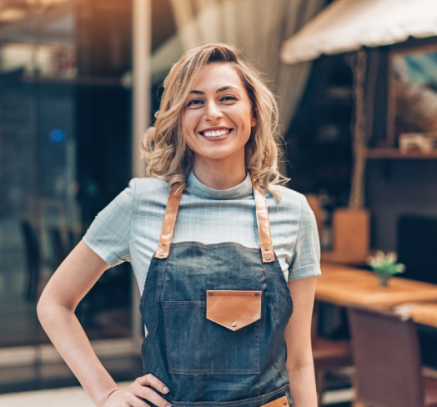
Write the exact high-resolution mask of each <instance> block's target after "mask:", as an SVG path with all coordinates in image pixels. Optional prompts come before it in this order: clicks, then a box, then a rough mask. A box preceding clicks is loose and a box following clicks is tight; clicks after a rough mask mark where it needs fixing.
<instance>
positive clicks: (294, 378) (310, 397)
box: [287, 361, 317, 407]
mask: <svg viewBox="0 0 437 407" xmlns="http://www.w3.org/2000/svg"><path fill="white" fill-rule="evenodd" d="M287 372H288V377H289V379H290V395H291V399H292V400H293V407H317V392H316V384H315V378H314V366H313V363H312V361H311V363H308V364H306V365H303V366H300V367H297V368H293V369H291V370H288V369H287Z"/></svg>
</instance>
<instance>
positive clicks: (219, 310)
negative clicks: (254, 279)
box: [206, 290, 262, 331]
mask: <svg viewBox="0 0 437 407" xmlns="http://www.w3.org/2000/svg"><path fill="white" fill-rule="evenodd" d="M261 294H262V292H261V291H239V290H207V291H206V318H207V319H209V320H210V321H213V322H215V323H217V324H219V325H221V326H224V327H225V328H228V329H230V330H231V331H238V330H239V329H241V328H244V327H245V326H247V325H250V324H252V323H253V322H255V321H258V320H259V319H261V296H262V295H261Z"/></svg>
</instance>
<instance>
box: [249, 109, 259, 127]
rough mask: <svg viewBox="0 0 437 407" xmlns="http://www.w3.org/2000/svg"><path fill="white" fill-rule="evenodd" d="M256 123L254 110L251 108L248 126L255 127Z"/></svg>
mask: <svg viewBox="0 0 437 407" xmlns="http://www.w3.org/2000/svg"><path fill="white" fill-rule="evenodd" d="M257 123H258V119H257V118H256V114H255V111H254V110H252V115H251V118H250V127H255V126H256V124H257Z"/></svg>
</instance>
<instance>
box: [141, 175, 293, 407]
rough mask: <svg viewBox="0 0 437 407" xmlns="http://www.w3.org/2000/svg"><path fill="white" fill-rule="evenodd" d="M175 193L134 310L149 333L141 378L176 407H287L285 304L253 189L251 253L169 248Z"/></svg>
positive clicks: (259, 197)
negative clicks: (151, 379) (157, 383)
mask: <svg viewBox="0 0 437 407" xmlns="http://www.w3.org/2000/svg"><path fill="white" fill-rule="evenodd" d="M179 188H180V185H179V184H175V185H173V188H172V191H171V193H170V196H169V199H168V203H167V208H166V212H165V215H164V221H163V226H162V234H161V238H160V241H159V247H158V249H157V251H156V253H155V255H154V257H153V258H152V261H151V263H150V267H149V271H148V274H147V279H146V282H145V286H144V291H143V295H142V298H141V303H140V310H141V314H142V316H143V319H144V322H145V324H146V326H147V329H148V335H147V337H146V339H145V340H144V343H143V345H142V350H141V353H142V358H143V371H144V374H147V373H151V374H153V375H155V376H156V377H158V378H159V379H160V380H162V382H163V383H165V384H166V386H167V387H168V388H169V390H170V391H169V393H168V394H165V395H163V394H161V396H162V397H164V398H165V399H166V400H168V401H169V402H170V403H171V404H172V406H175V407H182V406H183V407H200V406H205V407H207V406H209V405H211V406H214V407H220V406H221V405H223V407H260V406H263V405H265V404H267V403H270V402H273V404H272V406H269V407H286V406H288V404H291V400H290V397H289V391H288V383H289V381H288V375H287V372H286V369H285V360H286V344H285V339H284V330H285V326H286V325H287V323H288V320H289V318H290V316H291V314H292V311H293V304H292V299H291V295H290V291H289V289H288V286H287V283H286V281H285V278H284V274H283V272H282V270H281V267H280V265H279V262H278V260H277V258H276V256H275V254H274V251H273V246H272V238H271V232H270V223H269V219H268V210H267V202H266V198H265V195H264V192H263V190H262V189H261V188H260V187H259V186H258V185H257V184H255V183H253V191H254V197H255V207H256V208H255V212H256V220H257V223H258V234H259V239H260V243H261V250H260V249H251V248H247V247H244V246H242V245H240V244H237V243H220V244H208V245H205V244H202V243H198V242H182V243H171V239H172V235H173V230H174V225H175V222H176V217H177V212H178V208H179V203H180V200H181V198H182V194H183V191H182V190H180V191H178V189H179ZM211 216H214V214H213V213H211ZM154 390H155V389H154ZM155 391H156V390H155ZM158 393H159V392H158ZM287 402H288V403H287ZM147 403H148V404H151V403H150V402H149V401H147ZM275 403H276V404H275Z"/></svg>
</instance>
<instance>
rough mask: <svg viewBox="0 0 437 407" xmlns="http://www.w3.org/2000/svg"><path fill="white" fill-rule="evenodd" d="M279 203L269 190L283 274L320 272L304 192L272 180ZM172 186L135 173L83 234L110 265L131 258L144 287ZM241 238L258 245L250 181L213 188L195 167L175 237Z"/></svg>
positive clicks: (197, 239)
mask: <svg viewBox="0 0 437 407" xmlns="http://www.w3.org/2000/svg"><path fill="white" fill-rule="evenodd" d="M274 188H277V189H278V190H279V191H280V192H281V194H282V200H281V203H280V204H279V205H277V203H276V201H275V199H274V198H273V196H272V195H271V194H270V193H269V192H268V191H265V194H266V198H267V206H268V210H269V219H270V225H271V232H272V241H273V248H274V250H275V254H276V255H277V257H278V260H279V263H280V265H281V268H282V271H283V273H284V277H285V280H288V281H289V280H296V279H299V278H304V277H310V276H317V275H319V274H320V243H319V237H318V233H317V226H316V220H315V217H314V213H313V212H312V210H311V208H310V207H309V205H308V202H307V200H306V198H305V196H304V195H302V194H300V193H298V192H296V191H293V190H291V189H288V188H285V187H281V186H274ZM169 194H170V189H169V188H168V187H167V183H166V182H165V181H161V180H158V179H156V178H134V179H133V180H131V182H130V183H129V187H128V188H126V189H125V190H124V191H123V192H121V193H120V194H119V195H118V196H117V197H116V198H115V199H114V200H113V201H112V202H111V203H110V204H109V205H108V206H107V207H106V208H105V209H103V210H102V211H101V212H100V213H99V214H98V215H97V217H96V218H95V220H94V221H93V223H92V224H91V226H90V228H89V229H88V231H87V233H86V235H85V236H84V238H83V240H84V242H85V244H86V245H87V246H88V247H90V248H91V249H92V250H93V251H94V252H95V253H96V254H97V255H99V256H100V257H101V258H102V259H103V260H104V261H105V262H106V263H108V264H109V265H110V266H115V265H117V264H120V263H122V262H123V261H130V262H131V265H132V268H133V270H134V273H135V276H136V279H137V282H138V286H139V288H140V292H141V293H142V292H143V288H144V283H145V281H146V277H147V272H148V270H149V265H150V261H151V259H152V257H153V255H154V254H155V251H156V249H157V247H158V243H159V238H160V235H161V228H162V222H163V219H164V213H165V208H166V205H167V200H168V197H169ZM188 241H194V242H200V243H203V244H216V243H223V242H234V243H239V244H241V245H243V246H246V247H249V248H259V247H260V242H259V238H258V225H257V221H256V212H255V201H254V197H253V192H252V181H251V179H250V177H249V175H248V176H247V177H246V179H245V180H244V181H243V182H242V183H241V184H239V185H237V186H235V187H233V188H230V189H226V190H215V189H212V188H209V187H207V186H205V185H204V184H202V183H201V182H200V181H199V180H198V179H197V178H196V177H195V175H194V173H191V174H190V175H189V177H188V179H187V187H186V188H185V190H184V194H183V196H182V199H181V203H180V206H179V212H178V216H177V220H176V225H175V230H174V234H173V239H172V242H173V243H178V242H188Z"/></svg>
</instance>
